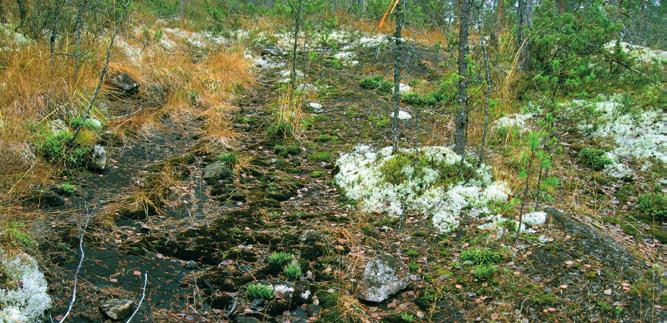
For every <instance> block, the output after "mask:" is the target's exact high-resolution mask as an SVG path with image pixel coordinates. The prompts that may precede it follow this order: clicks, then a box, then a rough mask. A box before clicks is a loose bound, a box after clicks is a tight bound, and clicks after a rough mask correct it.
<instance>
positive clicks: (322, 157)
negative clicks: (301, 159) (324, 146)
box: [308, 151, 331, 162]
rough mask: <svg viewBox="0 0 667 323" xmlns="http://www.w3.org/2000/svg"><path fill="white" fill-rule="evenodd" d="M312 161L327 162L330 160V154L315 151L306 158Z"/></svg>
mask: <svg viewBox="0 0 667 323" xmlns="http://www.w3.org/2000/svg"><path fill="white" fill-rule="evenodd" d="M308 157H309V159H310V160H312V161H318V162H328V161H330V160H331V153H329V152H328V151H317V152H314V153H312V154H310V156H308Z"/></svg>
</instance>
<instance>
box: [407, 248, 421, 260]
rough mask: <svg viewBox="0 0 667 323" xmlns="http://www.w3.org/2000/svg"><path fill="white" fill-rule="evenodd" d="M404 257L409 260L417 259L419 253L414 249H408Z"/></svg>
mask: <svg viewBox="0 0 667 323" xmlns="http://www.w3.org/2000/svg"><path fill="white" fill-rule="evenodd" d="M405 255H406V256H408V257H410V258H417V257H419V252H417V250H414V249H408V250H406V251H405Z"/></svg>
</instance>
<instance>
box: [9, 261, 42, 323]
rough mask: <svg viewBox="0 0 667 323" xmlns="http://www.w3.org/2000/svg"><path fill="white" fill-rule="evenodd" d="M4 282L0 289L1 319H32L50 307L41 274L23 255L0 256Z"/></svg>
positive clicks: (36, 319) (20, 320)
mask: <svg viewBox="0 0 667 323" xmlns="http://www.w3.org/2000/svg"><path fill="white" fill-rule="evenodd" d="M0 270H2V271H3V272H4V273H5V275H6V276H7V278H8V284H6V286H2V288H0V304H1V305H2V309H1V310H0V321H1V322H36V321H39V320H40V318H41V317H42V315H43V314H44V311H46V310H47V309H48V308H49V307H50V306H51V297H50V296H49V294H48V289H49V288H48V286H47V282H46V279H45V278H44V274H43V273H42V272H41V271H40V270H39V268H38V267H37V262H36V261H35V259H33V258H32V257H30V256H29V255H27V254H19V255H16V256H11V257H6V256H3V257H2V258H1V259H0Z"/></svg>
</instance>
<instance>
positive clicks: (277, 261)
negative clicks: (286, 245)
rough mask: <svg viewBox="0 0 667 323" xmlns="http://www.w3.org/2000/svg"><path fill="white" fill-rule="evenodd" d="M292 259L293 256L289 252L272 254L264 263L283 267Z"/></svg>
mask: <svg viewBox="0 0 667 323" xmlns="http://www.w3.org/2000/svg"><path fill="white" fill-rule="evenodd" d="M292 259H294V255H292V254H291V253H289V252H274V253H272V254H270V255H269V257H268V258H266V262H267V263H268V264H269V265H271V266H283V265H285V264H286V263H288V262H290V261H291V260H292Z"/></svg>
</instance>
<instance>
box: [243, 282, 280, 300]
mask: <svg viewBox="0 0 667 323" xmlns="http://www.w3.org/2000/svg"><path fill="white" fill-rule="evenodd" d="M246 295H247V296H248V298H249V299H263V300H267V301H268V300H272V299H273V298H274V297H275V294H274V293H273V287H271V286H270V285H264V284H257V283H251V284H248V287H246Z"/></svg>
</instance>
